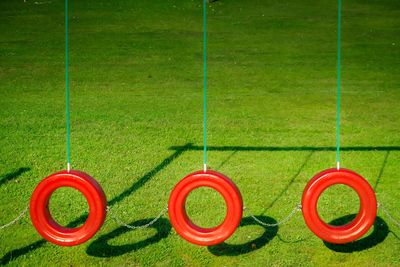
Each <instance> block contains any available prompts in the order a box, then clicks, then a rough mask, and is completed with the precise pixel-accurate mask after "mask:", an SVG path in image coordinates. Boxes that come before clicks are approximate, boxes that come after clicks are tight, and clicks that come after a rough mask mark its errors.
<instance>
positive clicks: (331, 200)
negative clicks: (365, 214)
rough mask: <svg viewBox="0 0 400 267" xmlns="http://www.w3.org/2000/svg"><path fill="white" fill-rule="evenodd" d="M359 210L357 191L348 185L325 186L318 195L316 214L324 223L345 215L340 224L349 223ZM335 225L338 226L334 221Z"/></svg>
mask: <svg viewBox="0 0 400 267" xmlns="http://www.w3.org/2000/svg"><path fill="white" fill-rule="evenodd" d="M359 210H360V199H359V197H358V194H357V192H356V191H355V190H354V189H353V188H351V187H350V186H347V185H344V184H336V185H332V186H329V187H328V188H326V189H325V190H324V191H323V192H322V194H321V195H320V197H319V199H318V203H317V211H318V215H319V217H320V218H321V220H323V221H324V222H325V223H330V222H332V221H333V220H336V219H338V218H343V217H347V218H348V219H347V220H342V221H341V223H340V225H344V224H347V223H350V222H351V221H352V219H354V217H355V216H348V215H351V214H355V215H356V214H357V213H358V212H359ZM335 225H336V226H339V225H338V224H337V223H335Z"/></svg>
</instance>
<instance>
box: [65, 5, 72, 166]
mask: <svg viewBox="0 0 400 267" xmlns="http://www.w3.org/2000/svg"><path fill="white" fill-rule="evenodd" d="M68 58H69V49H68V0H65V118H66V119H65V122H66V127H67V170H68V171H70V170H71V124H70V112H69V61H68Z"/></svg>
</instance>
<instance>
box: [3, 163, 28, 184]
mask: <svg viewBox="0 0 400 267" xmlns="http://www.w3.org/2000/svg"><path fill="white" fill-rule="evenodd" d="M30 170H31V168H27V167H22V168H19V169H18V170H16V171H13V172H10V173H7V174H5V175H3V176H0V186H2V185H3V184H5V183H7V182H9V181H11V180H13V179H16V178H18V177H19V176H21V174H23V173H24V172H27V171H30Z"/></svg>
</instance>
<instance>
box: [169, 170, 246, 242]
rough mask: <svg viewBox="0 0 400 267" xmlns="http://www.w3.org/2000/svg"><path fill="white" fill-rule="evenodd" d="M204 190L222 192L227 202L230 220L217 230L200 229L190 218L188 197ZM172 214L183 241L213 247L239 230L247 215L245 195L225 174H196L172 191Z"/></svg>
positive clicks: (170, 203) (170, 204)
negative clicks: (207, 188) (199, 190)
mask: <svg viewBox="0 0 400 267" xmlns="http://www.w3.org/2000/svg"><path fill="white" fill-rule="evenodd" d="M202 186H206V187H210V188H213V189H214V190H216V191H218V192H219V193H220V194H221V195H222V197H223V198H224V200H225V204H226V207H227V212H226V216H225V219H224V221H223V222H222V223H221V224H220V225H218V226H216V227H212V228H202V227H199V226H197V225H195V224H194V223H193V222H192V221H191V220H190V219H189V217H188V215H187V214H186V209H185V202H186V198H187V196H188V195H189V193H190V192H191V191H192V190H194V189H196V188H198V187H202ZM168 213H169V217H170V220H171V224H172V226H173V227H174V228H175V230H176V232H177V233H178V234H179V235H180V236H181V237H183V238H184V239H186V240H187V241H189V242H191V243H193V244H196V245H200V246H212V245H216V244H219V243H221V242H223V241H225V240H226V239H227V238H229V237H230V236H231V235H232V234H233V233H234V232H235V230H236V228H237V227H238V226H239V224H240V220H241V219H242V213H243V200H242V195H241V194H240V191H239V189H238V188H237V187H236V185H235V184H234V183H233V182H232V181H231V180H230V179H229V178H228V177H226V176H225V175H223V174H221V173H218V172H215V171H207V172H204V171H199V172H194V173H191V174H189V175H188V176H186V177H185V178H183V179H182V180H181V181H180V182H179V183H178V184H177V185H176V186H175V188H174V190H172V192H171V195H170V198H169V202H168Z"/></svg>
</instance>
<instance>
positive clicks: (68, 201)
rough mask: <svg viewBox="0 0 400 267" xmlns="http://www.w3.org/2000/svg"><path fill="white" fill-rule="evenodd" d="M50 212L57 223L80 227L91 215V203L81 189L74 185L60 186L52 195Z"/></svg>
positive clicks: (69, 226) (64, 225)
mask: <svg viewBox="0 0 400 267" xmlns="http://www.w3.org/2000/svg"><path fill="white" fill-rule="evenodd" d="M49 212H50V214H51V217H52V218H53V220H54V221H55V222H56V223H57V224H59V225H61V226H63V227H68V228H78V227H80V226H82V225H83V224H84V223H85V221H86V219H87V216H88V215H89V205H88V203H87V200H86V198H85V196H84V195H83V194H82V193H81V192H80V191H79V190H77V189H75V188H72V187H60V188H57V189H56V190H55V191H54V192H53V193H52V194H51V196H50V199H49ZM78 219H79V220H78ZM71 222H73V223H72V224H71Z"/></svg>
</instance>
